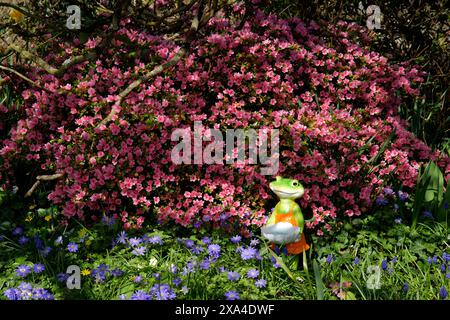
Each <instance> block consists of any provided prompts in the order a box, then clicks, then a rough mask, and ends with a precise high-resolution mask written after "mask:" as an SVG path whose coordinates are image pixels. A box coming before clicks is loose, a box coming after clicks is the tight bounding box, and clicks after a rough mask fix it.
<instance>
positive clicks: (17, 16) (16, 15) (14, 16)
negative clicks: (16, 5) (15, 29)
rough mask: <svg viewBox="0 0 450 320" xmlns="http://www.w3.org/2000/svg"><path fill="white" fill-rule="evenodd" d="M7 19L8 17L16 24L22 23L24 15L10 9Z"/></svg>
mask: <svg viewBox="0 0 450 320" xmlns="http://www.w3.org/2000/svg"><path fill="white" fill-rule="evenodd" d="M9 17H10V18H11V19H13V20H14V22H16V23H18V22H20V21H22V19H23V17H24V15H23V13H22V12H20V11H18V10H16V9H11V10H10V11H9Z"/></svg>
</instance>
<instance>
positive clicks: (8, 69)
mask: <svg viewBox="0 0 450 320" xmlns="http://www.w3.org/2000/svg"><path fill="white" fill-rule="evenodd" d="M0 69H1V70H5V71H8V72H11V73H14V74H15V75H16V76H18V77H19V78H21V79H23V80H25V81H27V82H29V83H31V84H32V85H33V86H35V87H37V88H39V89H42V90H45V91H47V92H51V91H50V90H48V89H46V88H44V87H43V86H41V85H40V84H38V83H36V82H35V81H33V80H31V79H30V78H28V77H27V76H25V75H23V74H21V73H20V72H19V71H17V70H14V69H11V68H8V67H5V66H2V65H0ZM3 82H5V81H4V80H3V81H0V85H2V84H3Z"/></svg>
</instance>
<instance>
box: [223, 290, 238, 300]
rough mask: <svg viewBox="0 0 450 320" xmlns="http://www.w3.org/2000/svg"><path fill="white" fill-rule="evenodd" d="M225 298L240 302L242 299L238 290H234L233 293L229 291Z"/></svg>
mask: <svg viewBox="0 0 450 320" xmlns="http://www.w3.org/2000/svg"><path fill="white" fill-rule="evenodd" d="M225 298H226V299H227V300H239V299H240V297H239V292H237V291H236V290H233V291H227V292H226V293H225Z"/></svg>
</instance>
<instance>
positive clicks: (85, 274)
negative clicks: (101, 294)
mask: <svg viewBox="0 0 450 320" xmlns="http://www.w3.org/2000/svg"><path fill="white" fill-rule="evenodd" d="M90 274H91V270H89V269H84V270H81V275H82V276H88V275H90Z"/></svg>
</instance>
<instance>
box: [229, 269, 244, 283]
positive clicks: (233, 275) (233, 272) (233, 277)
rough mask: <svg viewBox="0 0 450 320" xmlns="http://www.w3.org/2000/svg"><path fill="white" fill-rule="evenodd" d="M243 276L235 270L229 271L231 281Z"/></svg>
mask: <svg viewBox="0 0 450 320" xmlns="http://www.w3.org/2000/svg"><path fill="white" fill-rule="evenodd" d="M240 278H241V275H240V274H239V273H237V272H235V271H229V272H228V280H230V281H238V280H239V279H240Z"/></svg>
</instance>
